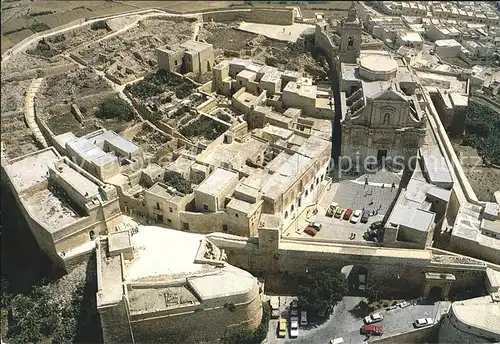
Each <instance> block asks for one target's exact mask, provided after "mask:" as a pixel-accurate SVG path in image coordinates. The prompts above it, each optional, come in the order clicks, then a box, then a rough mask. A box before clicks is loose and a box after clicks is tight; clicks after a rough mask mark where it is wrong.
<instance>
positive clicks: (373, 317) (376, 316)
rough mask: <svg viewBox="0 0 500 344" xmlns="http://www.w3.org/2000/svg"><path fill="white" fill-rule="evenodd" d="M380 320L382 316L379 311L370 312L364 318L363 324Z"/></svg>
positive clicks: (382, 318)
mask: <svg viewBox="0 0 500 344" xmlns="http://www.w3.org/2000/svg"><path fill="white" fill-rule="evenodd" d="M382 320H384V316H383V315H382V314H380V313H372V314H370V315H368V316H366V317H365V319H364V321H365V324H374V323H377V322H379V321H382Z"/></svg>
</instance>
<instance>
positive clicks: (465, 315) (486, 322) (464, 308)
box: [439, 293, 500, 344]
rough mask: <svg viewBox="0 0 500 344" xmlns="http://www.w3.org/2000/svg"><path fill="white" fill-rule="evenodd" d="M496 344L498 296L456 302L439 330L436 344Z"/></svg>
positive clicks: (499, 335) (499, 318)
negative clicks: (438, 343)
mask: <svg viewBox="0 0 500 344" xmlns="http://www.w3.org/2000/svg"><path fill="white" fill-rule="evenodd" d="M499 341H500V295H499V294H498V293H493V294H490V295H488V296H482V297H477V298H474V299H470V300H464V301H456V302H453V303H452V304H451V308H450V310H449V312H448V314H446V315H445V316H444V319H443V321H442V324H441V326H440V328H439V342H440V343H444V342H446V343H464V344H472V343H498V342H499Z"/></svg>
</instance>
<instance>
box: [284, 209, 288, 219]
mask: <svg viewBox="0 0 500 344" xmlns="http://www.w3.org/2000/svg"><path fill="white" fill-rule="evenodd" d="M287 218H288V211H285V219H287Z"/></svg>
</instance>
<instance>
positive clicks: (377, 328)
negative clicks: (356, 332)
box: [361, 325, 384, 336]
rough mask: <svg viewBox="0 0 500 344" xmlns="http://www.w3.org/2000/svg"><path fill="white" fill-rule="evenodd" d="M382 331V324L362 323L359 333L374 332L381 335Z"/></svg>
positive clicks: (369, 333)
mask: <svg viewBox="0 0 500 344" xmlns="http://www.w3.org/2000/svg"><path fill="white" fill-rule="evenodd" d="M383 333H384V325H363V326H362V327H361V334H368V335H371V334H375V335H379V336H381V335H382V334H383Z"/></svg>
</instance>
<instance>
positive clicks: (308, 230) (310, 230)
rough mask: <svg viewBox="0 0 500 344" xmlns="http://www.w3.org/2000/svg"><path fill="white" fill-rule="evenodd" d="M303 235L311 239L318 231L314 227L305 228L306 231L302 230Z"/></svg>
mask: <svg viewBox="0 0 500 344" xmlns="http://www.w3.org/2000/svg"><path fill="white" fill-rule="evenodd" d="M304 233H306V234H307V235H310V236H312V237H313V236H315V235H316V234H317V233H318V231H317V230H316V228H314V227H311V226H307V227H306V229H304Z"/></svg>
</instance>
